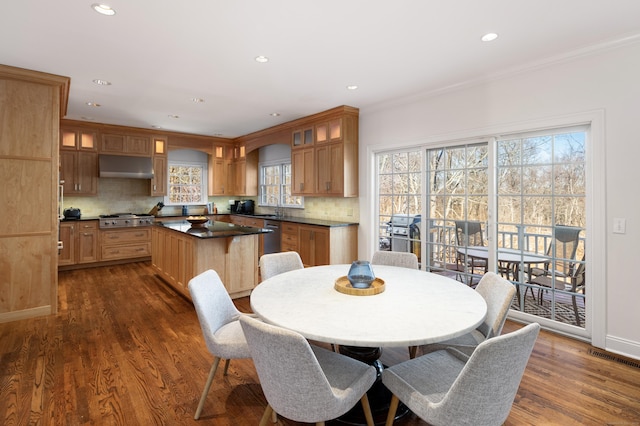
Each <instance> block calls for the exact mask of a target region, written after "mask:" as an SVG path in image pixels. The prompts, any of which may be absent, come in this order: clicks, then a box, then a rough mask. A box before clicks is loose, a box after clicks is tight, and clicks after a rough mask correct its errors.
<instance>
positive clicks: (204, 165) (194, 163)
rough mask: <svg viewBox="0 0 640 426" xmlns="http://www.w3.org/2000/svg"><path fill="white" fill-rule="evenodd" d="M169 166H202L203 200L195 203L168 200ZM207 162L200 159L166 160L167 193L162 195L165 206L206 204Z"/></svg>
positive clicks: (169, 185)
mask: <svg viewBox="0 0 640 426" xmlns="http://www.w3.org/2000/svg"><path fill="white" fill-rule="evenodd" d="M171 166H194V167H202V178H201V181H202V185H201V187H202V194H203V198H204V200H203V201H202V202H195V203H172V202H171V200H170V193H171V192H170V187H171V183H170V173H169V170H171ZM207 167H208V164H207V163H203V162H200V161H180V160H176V161H171V160H169V161H168V162H167V195H165V196H164V204H165V205H166V206H201V205H203V204H206V203H207V202H208V194H209V188H208V186H207V184H208V175H207V173H208V170H207Z"/></svg>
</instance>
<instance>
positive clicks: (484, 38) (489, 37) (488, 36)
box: [480, 33, 498, 41]
mask: <svg viewBox="0 0 640 426" xmlns="http://www.w3.org/2000/svg"><path fill="white" fill-rule="evenodd" d="M497 38H498V34H496V33H487V34H485V35H483V36H482V38H481V39H480V40H482V41H493V40H495V39H497Z"/></svg>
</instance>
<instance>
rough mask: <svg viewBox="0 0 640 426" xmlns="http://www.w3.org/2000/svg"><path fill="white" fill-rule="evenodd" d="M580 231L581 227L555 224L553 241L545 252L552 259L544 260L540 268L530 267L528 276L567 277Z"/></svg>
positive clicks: (573, 259) (572, 262)
mask: <svg viewBox="0 0 640 426" xmlns="http://www.w3.org/2000/svg"><path fill="white" fill-rule="evenodd" d="M580 231H582V228H577V227H574V226H563V225H557V226H555V227H554V237H553V241H552V242H551V243H550V244H549V246H548V247H547V252H546V256H547V257H550V258H552V259H554V260H552V261H550V262H545V263H544V266H543V267H542V268H531V270H530V276H532V277H538V276H541V275H554V274H555V275H556V276H558V277H568V276H569V274H570V273H571V268H572V266H573V264H574V263H575V257H576V250H577V249H578V243H579V242H580Z"/></svg>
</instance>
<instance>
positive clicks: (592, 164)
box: [360, 109, 625, 353]
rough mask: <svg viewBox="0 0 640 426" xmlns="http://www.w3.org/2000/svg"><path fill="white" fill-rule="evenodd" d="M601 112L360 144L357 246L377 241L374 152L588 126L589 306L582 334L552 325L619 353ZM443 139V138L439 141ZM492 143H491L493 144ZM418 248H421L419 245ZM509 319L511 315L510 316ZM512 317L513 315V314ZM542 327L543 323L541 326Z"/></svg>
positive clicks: (367, 248) (371, 246)
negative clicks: (610, 324)
mask: <svg viewBox="0 0 640 426" xmlns="http://www.w3.org/2000/svg"><path fill="white" fill-rule="evenodd" d="M604 118H605V113H604V110H602V109H599V110H592V111H586V112H580V113H576V114H567V115H562V116H557V117H550V118H543V119H536V120H529V121H523V122H516V123H510V124H503V125H495V126H490V127H486V128H481V129H471V130H465V131H462V132H452V133H449V134H441V135H437V136H430V137H428V138H426V139H423V140H421V141H418V142H416V141H414V142H412V143H406V144H405V145H403V144H402V143H401V142H398V141H391V142H389V143H384V144H378V145H369V146H367V148H366V157H365V162H364V167H363V169H365V172H366V173H365V175H364V176H365V177H364V178H361V180H360V183H361V185H362V186H361V187H362V188H364V190H365V193H366V194H369V197H367V198H366V199H364V200H362V201H361V202H362V205H361V206H360V211H361V212H368V214H362V215H361V217H360V225H361V229H368V230H369V231H368V234H369V235H367V236H366V237H365V238H364V239H363V244H364V245H363V246H361V248H360V250H361V253H362V254H363V257H364V258H371V256H372V255H373V252H374V251H375V250H377V244H378V227H377V220H376V215H377V212H378V211H379V206H378V197H377V195H376V193H377V192H376V188H377V165H376V155H377V154H379V153H383V152H388V151H393V150H399V149H413V148H425V149H427V148H433V147H441V146H447V145H456V144H459V143H461V141H464V142H465V143H470V142H471V141H473V140H478V139H484V140H487V139H488V138H490V137H491V135H507V134H517V133H520V132H530V131H535V130H536V129H539V130H544V129H552V128H554V127H570V126H574V125H589V126H590V129H591V130H590V131H589V132H588V134H587V141H586V160H585V164H586V170H587V176H586V181H587V199H586V206H585V208H586V213H587V224H586V228H587V230H588V233H589V242H588V244H587V245H586V255H587V262H588V264H589V268H587V270H586V279H587V280H588V282H590V283H591V287H590V289H589V291H590V297H588V298H587V302H586V305H585V309H587V310H588V311H590V314H587V322H586V324H585V330H586V331H587V335H584V336H580V335H576V334H575V333H574V331H575V330H570V329H567V330H566V331H564V330H562V328H556V329H555V331H556V332H559V333H562V334H566V335H570V336H572V337H581V338H583V339H585V340H587V341H590V342H591V344H592V345H593V346H596V347H599V348H607V349H609V350H613V351H618V352H619V353H624V344H625V342H620V341H617V340H615V339H614V338H612V337H611V336H607V334H606V332H607V311H606V306H607V305H606V300H607V271H606V233H607V221H606V205H605V203H604V202H603V200H605V199H606V195H605V189H606V182H605V177H606V174H605V169H606V167H605V166H606V163H605V129H604V123H605V120H604ZM443 141H444V142H443ZM493 145H494V146H495V144H493ZM422 253H426V251H425V249H424V247H423V249H422ZM514 318H515V317H514ZM515 319H517V318H515ZM543 327H544V325H543Z"/></svg>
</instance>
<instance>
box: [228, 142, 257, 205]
mask: <svg viewBox="0 0 640 426" xmlns="http://www.w3.org/2000/svg"><path fill="white" fill-rule="evenodd" d="M227 184H228V186H229V191H230V194H232V195H244V196H255V195H258V151H257V150H255V151H251V152H249V153H247V152H246V147H245V146H244V145H237V146H234V147H233V155H232V159H231V161H229V163H228V168H227Z"/></svg>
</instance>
